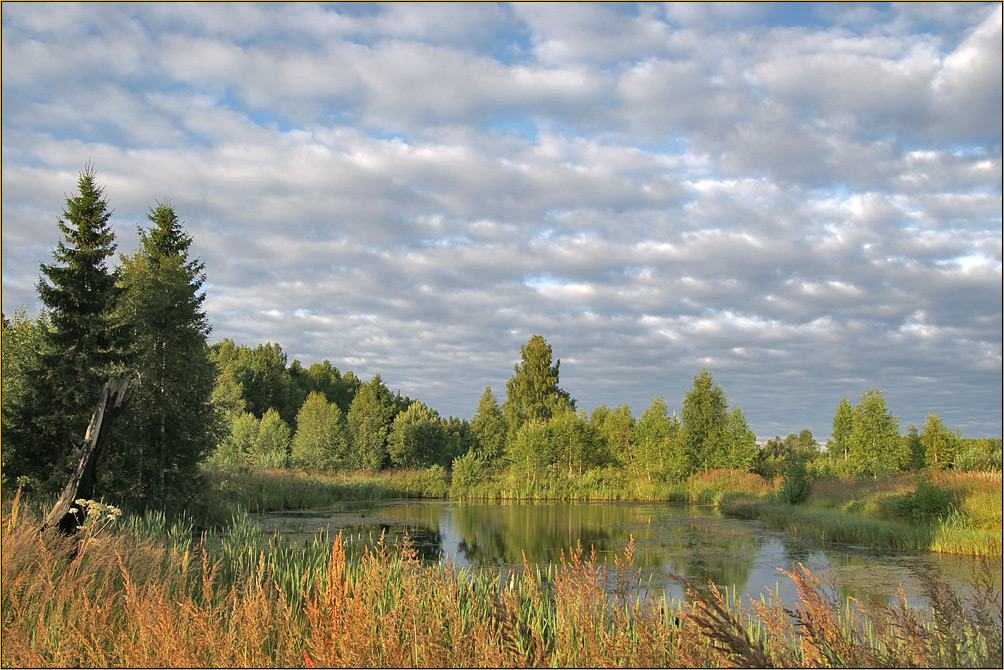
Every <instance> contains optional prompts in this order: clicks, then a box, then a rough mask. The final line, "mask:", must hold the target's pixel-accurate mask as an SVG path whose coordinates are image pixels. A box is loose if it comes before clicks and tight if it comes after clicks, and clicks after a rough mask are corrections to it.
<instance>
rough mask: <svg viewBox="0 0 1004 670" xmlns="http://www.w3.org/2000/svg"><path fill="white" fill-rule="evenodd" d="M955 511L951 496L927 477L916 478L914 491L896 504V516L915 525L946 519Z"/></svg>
mask: <svg viewBox="0 0 1004 670" xmlns="http://www.w3.org/2000/svg"><path fill="white" fill-rule="evenodd" d="M954 509H955V505H954V502H953V500H952V494H951V493H950V492H949V491H948V490H946V489H944V488H942V487H940V486H938V485H937V484H935V483H934V481H933V480H932V479H931V478H930V476H927V475H921V476H919V477H917V484H916V488H915V490H913V491H911V492H910V493H907V494H906V495H904V496H903V497H902V498H901V499H900V500H899V502H898V503H897V504H896V516H898V517H900V518H901V519H905V520H906V521H910V522H911V523H915V524H928V523H931V522H932V521H936V520H938V519H941V518H946V517H948V515H949V514H951V513H952V511H953V510H954Z"/></svg>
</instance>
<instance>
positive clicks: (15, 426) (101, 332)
mask: <svg viewBox="0 0 1004 670" xmlns="http://www.w3.org/2000/svg"><path fill="white" fill-rule="evenodd" d="M77 190H78V193H77V194H76V195H74V196H69V197H67V198H66V208H65V209H64V210H63V215H62V217H61V218H60V219H59V220H58V221H57V226H58V227H59V230H60V232H61V233H62V235H63V238H62V239H61V240H60V241H59V243H58V244H57V246H56V248H55V250H53V252H52V256H53V262H52V263H50V264H46V263H43V264H41V265H40V270H41V275H42V276H41V277H40V279H39V282H38V284H37V285H36V289H37V291H38V296H39V298H40V299H41V301H42V304H43V305H44V308H45V310H46V312H47V315H48V319H49V327H48V328H47V329H46V330H45V332H44V334H43V338H42V343H41V351H40V354H39V356H38V358H37V366H38V367H37V369H35V370H32V371H31V372H30V377H31V378H33V380H34V383H33V387H32V388H30V389H26V390H25V393H24V394H23V396H22V397H21V398H20V399H19V400H18V403H17V405H16V406H14V407H11V412H10V416H9V422H8V424H7V425H5V426H4V428H5V430H4V441H5V442H8V441H9V442H8V445H7V446H8V449H9V454H10V461H9V462H5V463H4V466H5V467H6V468H9V469H10V473H9V474H10V475H13V476H15V477H23V478H24V479H23V480H22V483H25V484H28V485H29V486H30V485H32V484H34V485H35V486H37V487H39V488H41V489H42V490H47V491H56V490H59V489H60V488H62V486H63V485H64V484H65V483H66V479H67V477H68V475H69V473H70V472H71V471H72V469H73V468H74V467H75V466H76V461H77V457H78V454H79V451H80V448H81V446H82V444H83V440H84V431H85V429H86V427H87V422H88V420H89V419H90V415H91V412H92V411H93V409H94V405H95V403H96V402H97V399H98V397H99V396H100V394H101V388H102V386H103V384H104V382H105V380H106V378H107V376H108V374H109V372H110V371H111V369H112V366H113V365H114V364H115V363H116V362H118V361H119V360H120V346H121V343H120V340H119V333H118V330H117V329H116V328H115V327H114V324H113V322H112V312H113V310H114V308H115V304H116V300H117V297H118V289H117V287H116V274H115V272H114V271H113V270H111V269H110V268H109V267H108V263H107V259H108V257H109V256H111V255H112V254H114V253H115V233H114V231H113V230H112V227H111V224H110V223H109V220H110V219H111V215H112V211H111V210H110V209H109V207H108V203H107V201H106V200H105V198H104V195H103V189H102V188H101V187H99V186H98V185H97V181H96V179H95V174H94V168H93V166H92V165H91V164H90V163H88V164H87V166H86V167H85V168H84V171H83V172H81V173H80V176H79V178H78V179H77Z"/></svg>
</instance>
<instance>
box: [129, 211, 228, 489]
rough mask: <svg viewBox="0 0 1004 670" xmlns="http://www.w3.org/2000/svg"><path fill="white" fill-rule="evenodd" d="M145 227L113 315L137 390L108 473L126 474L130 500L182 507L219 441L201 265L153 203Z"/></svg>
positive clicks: (177, 226)
mask: <svg viewBox="0 0 1004 670" xmlns="http://www.w3.org/2000/svg"><path fill="white" fill-rule="evenodd" d="M148 219H149V220H150V224H151V225H150V228H149V229H148V230H143V229H140V230H139V236H140V248H139V250H138V251H137V252H136V253H135V254H133V255H132V256H126V257H124V258H123V259H122V270H121V287H122V289H123V298H122V301H121V304H120V307H119V310H118V315H119V318H120V319H121V322H122V324H123V325H124V326H125V328H126V329H127V332H128V335H129V346H128V348H127V352H128V362H127V365H126V367H127V369H128V370H129V371H130V372H132V373H133V374H134V375H135V376H136V378H137V379H138V384H137V385H136V387H135V388H134V389H133V390H132V391H131V394H130V399H129V412H128V413H127V414H126V415H125V416H124V417H123V419H122V420H120V422H119V424H120V425H119V426H117V427H114V428H113V430H114V431H115V435H116V436H118V440H117V441H116V443H117V444H120V445H124V446H123V447H121V448H120V454H119V456H120V457H121V461H122V462H121V463H120V464H119V466H118V467H116V468H113V470H117V471H119V472H120V473H123V474H124V473H126V472H128V476H127V477H126V479H125V481H121V478H120V481H119V484H118V486H123V485H125V486H126V488H127V490H128V492H129V493H130V494H131V495H132V496H133V497H136V498H139V499H142V500H146V501H151V500H156V501H158V502H159V501H164V502H167V499H168V498H170V499H172V500H176V501H181V500H184V499H185V497H186V496H187V495H188V494H190V493H191V492H192V491H194V490H195V487H196V486H197V481H198V464H199V462H200V461H202V460H203V459H204V458H205V457H206V456H207V455H208V454H209V453H210V451H211V450H212V449H213V447H214V446H215V445H216V442H217V441H218V439H219V437H220V418H219V416H218V414H217V411H216V408H215V407H214V406H213V404H212V403H211V396H212V391H213V385H214V383H215V380H216V367H215V365H214V364H213V363H212V361H211V360H210V358H209V349H208V346H207V343H206V337H207V336H208V335H209V332H210V330H211V326H210V325H209V321H208V319H207V318H206V314H205V312H204V311H203V308H202V304H203V301H204V300H205V293H203V292H202V286H203V285H204V283H205V275H204V274H203V268H204V264H203V263H202V262H201V261H200V260H198V259H194V258H191V257H190V247H191V244H192V238H191V236H190V235H188V234H186V233H185V231H184V228H183V226H182V223H181V221H180V220H179V219H178V216H177V214H176V213H175V211H174V209H173V208H172V207H171V206H170V205H167V204H159V203H158V205H157V206H156V207H155V208H153V209H151V210H150V213H149V215H148ZM113 453H114V452H113Z"/></svg>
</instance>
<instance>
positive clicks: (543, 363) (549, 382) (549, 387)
mask: <svg viewBox="0 0 1004 670" xmlns="http://www.w3.org/2000/svg"><path fill="white" fill-rule="evenodd" d="M560 367H561V361H560V360H559V361H556V362H555V363H554V365H551V345H550V344H548V343H547V341H546V340H544V338H543V337H541V336H540V335H533V336H532V337H531V338H530V340H529V341H528V342H527V343H526V344H525V345H522V346H520V362H519V363H517V364H516V365H515V366H514V369H513V375H512V377H511V378H510V379H509V381H507V382H506V401H505V403H503V405H502V412H503V413H504V415H505V418H506V423H507V424H508V425H509V430H510V432H514V431H515V430H516V429H518V428H519V427H520V426H521V425H523V423H525V422H527V421H547V420H548V419H550V418H551V415H552V414H553V413H554V412H555V410H557V409H559V408H560V407H561V406H563V405H571V406H573V407H574V405H575V403H574V401H573V400H572V399H571V396H569V395H568V392H567V391H564V390H562V389H561V388H560V387H559V386H558V369H559V368H560Z"/></svg>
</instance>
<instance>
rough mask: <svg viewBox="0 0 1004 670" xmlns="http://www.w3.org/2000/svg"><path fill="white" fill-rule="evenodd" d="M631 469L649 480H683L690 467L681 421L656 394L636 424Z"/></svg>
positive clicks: (635, 473)
mask: <svg viewBox="0 0 1004 670" xmlns="http://www.w3.org/2000/svg"><path fill="white" fill-rule="evenodd" d="M632 442H633V448H632V450H631V456H632V458H631V470H632V472H633V473H634V475H635V476H638V477H644V478H645V479H647V480H648V481H652V480H653V479H654V480H655V481H663V480H665V479H673V480H680V479H682V478H683V477H684V476H685V473H686V472H687V471H688V470H689V468H688V466H687V459H686V454H685V452H684V450H683V444H682V442H681V440H680V421H679V419H678V418H677V417H676V414H675V413H674V414H673V416H672V417H670V416H669V415H668V411H667V408H666V401H665V399H664V398H663V397H662V396H655V397H654V398H652V402H651V404H650V405H649V407H648V409H646V410H645V411H644V412H642V415H641V418H640V419H639V420H638V423H637V424H635V426H634V438H633V440H632Z"/></svg>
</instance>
